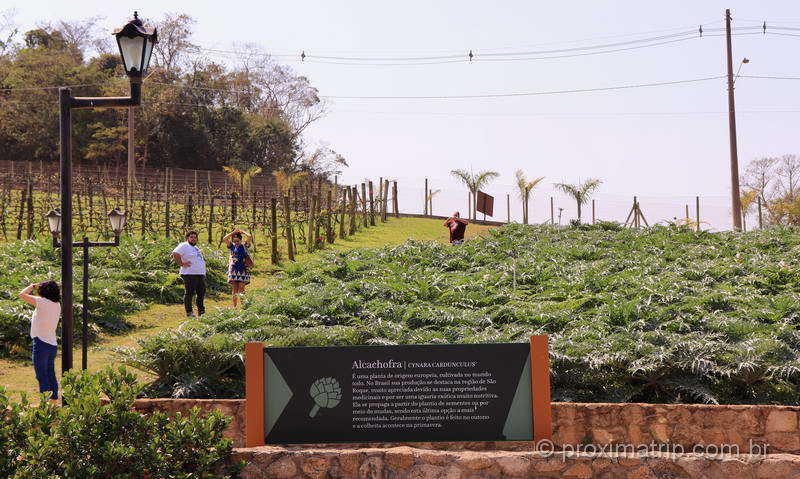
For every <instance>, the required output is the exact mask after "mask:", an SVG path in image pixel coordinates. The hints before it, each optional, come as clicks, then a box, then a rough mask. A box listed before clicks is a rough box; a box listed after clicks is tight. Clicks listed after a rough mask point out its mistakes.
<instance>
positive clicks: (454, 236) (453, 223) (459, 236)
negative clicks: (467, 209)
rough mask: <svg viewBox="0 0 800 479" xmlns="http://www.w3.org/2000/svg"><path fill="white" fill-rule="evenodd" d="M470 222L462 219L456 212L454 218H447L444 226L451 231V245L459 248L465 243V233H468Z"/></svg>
mask: <svg viewBox="0 0 800 479" xmlns="http://www.w3.org/2000/svg"><path fill="white" fill-rule="evenodd" d="M468 224H469V221H467V220H465V219H462V218H461V215H460V214H459V213H458V211H456V212H455V213H453V216H451V217H449V218H447V221H445V222H444V225H445V226H446V227H447V229H448V230H450V244H452V245H453V246H459V245H461V244H463V243H464V233H465V232H466V231H467V225H468Z"/></svg>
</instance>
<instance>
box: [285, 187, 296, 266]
mask: <svg viewBox="0 0 800 479" xmlns="http://www.w3.org/2000/svg"><path fill="white" fill-rule="evenodd" d="M283 214H284V216H285V217H286V218H285V219H286V244H287V255H288V256H289V261H294V245H293V244H292V236H293V234H292V217H291V214H292V213H291V210H290V209H289V195H285V196H284V197H283Z"/></svg>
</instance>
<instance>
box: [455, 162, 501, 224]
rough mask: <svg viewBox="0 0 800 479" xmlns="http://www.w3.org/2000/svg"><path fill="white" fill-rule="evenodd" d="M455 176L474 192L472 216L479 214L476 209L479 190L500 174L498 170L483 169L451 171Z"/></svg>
mask: <svg viewBox="0 0 800 479" xmlns="http://www.w3.org/2000/svg"><path fill="white" fill-rule="evenodd" d="M450 173H451V174H452V175H453V176H455V177H456V178H458V179H459V180H461V181H462V182H463V183H464V184H465V185H466V186H467V189H469V191H471V192H472V215H471V217H472V218H475V217H476V216H477V214H476V210H477V208H478V190H480V189H482V188H483V187H484V186H486V185H488V184H489V182H490V181H492V180H493V179H495V178H497V177H498V176H500V173H498V172H496V171H481V172H478V173H475V174H472V173H470V172H468V171H467V170H461V169H459V170H452V171H451V172H450Z"/></svg>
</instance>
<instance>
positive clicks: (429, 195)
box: [425, 189, 442, 215]
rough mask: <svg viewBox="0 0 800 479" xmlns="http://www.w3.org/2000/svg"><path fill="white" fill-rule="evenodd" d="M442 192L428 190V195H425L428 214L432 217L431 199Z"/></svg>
mask: <svg viewBox="0 0 800 479" xmlns="http://www.w3.org/2000/svg"><path fill="white" fill-rule="evenodd" d="M441 192H442V190H433V189H429V190H428V194H427V195H425V198H426V200H427V201H428V212H429V213H430V214H431V215H433V197H434V196H436V195H438V194H439V193H441Z"/></svg>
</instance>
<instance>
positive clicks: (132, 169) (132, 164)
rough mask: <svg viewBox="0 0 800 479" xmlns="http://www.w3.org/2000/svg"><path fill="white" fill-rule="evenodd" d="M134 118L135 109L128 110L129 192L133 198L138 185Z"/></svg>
mask: <svg viewBox="0 0 800 479" xmlns="http://www.w3.org/2000/svg"><path fill="white" fill-rule="evenodd" d="M134 137H135V135H134V116H133V108H128V192H129V193H130V195H131V198H133V191H134V185H135V184H136V151H135V150H134V148H135V147H134V141H133V140H134Z"/></svg>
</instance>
